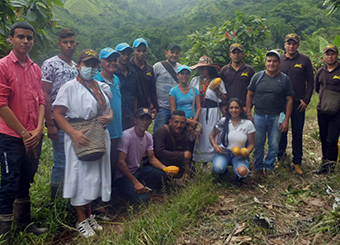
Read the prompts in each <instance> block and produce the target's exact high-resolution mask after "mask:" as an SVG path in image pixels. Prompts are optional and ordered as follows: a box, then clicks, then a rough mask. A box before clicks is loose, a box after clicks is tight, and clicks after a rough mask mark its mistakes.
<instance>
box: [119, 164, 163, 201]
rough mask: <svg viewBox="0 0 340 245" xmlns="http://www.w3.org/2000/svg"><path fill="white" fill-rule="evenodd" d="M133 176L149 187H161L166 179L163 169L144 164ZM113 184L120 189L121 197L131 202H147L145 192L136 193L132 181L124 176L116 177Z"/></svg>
mask: <svg viewBox="0 0 340 245" xmlns="http://www.w3.org/2000/svg"><path fill="white" fill-rule="evenodd" d="M133 176H135V178H136V179H137V180H138V181H139V182H140V183H142V184H143V185H144V186H147V187H149V188H151V189H159V188H161V187H162V183H163V182H164V183H165V181H166V180H167V179H168V177H167V175H166V173H165V172H164V171H163V170H160V169H157V168H154V167H152V166H146V167H141V168H139V169H138V170H137V171H136V172H135V173H134V174H133ZM114 185H115V186H116V188H117V189H118V190H119V191H120V193H121V194H122V196H123V198H124V199H126V200H128V201H129V202H130V203H131V204H135V203H143V202H147V201H148V199H149V196H148V194H147V193H142V194H138V193H137V192H136V191H135V186H134V185H133V183H132V182H131V181H130V180H129V179H128V178H126V177H125V176H123V177H120V178H118V179H117V180H116V181H115V183H114Z"/></svg>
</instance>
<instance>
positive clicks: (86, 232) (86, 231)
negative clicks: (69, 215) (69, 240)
mask: <svg viewBox="0 0 340 245" xmlns="http://www.w3.org/2000/svg"><path fill="white" fill-rule="evenodd" d="M76 228H77V229H78V231H79V232H80V234H82V235H83V236H84V237H86V238H88V237H90V236H94V235H96V233H95V232H94V230H93V229H92V228H91V226H90V224H89V219H86V220H84V221H82V222H80V223H78V222H77V223H76Z"/></svg>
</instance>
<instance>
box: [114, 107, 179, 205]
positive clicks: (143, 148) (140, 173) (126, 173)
mask: <svg viewBox="0 0 340 245" xmlns="http://www.w3.org/2000/svg"><path fill="white" fill-rule="evenodd" d="M134 122H135V126H134V127H132V128H129V129H127V130H125V131H124V132H123V137H122V138H121V139H120V142H119V144H118V148H117V149H118V151H119V156H118V165H117V166H118V169H117V172H116V176H115V183H114V184H115V186H116V187H117V189H118V190H119V191H120V192H121V194H122V196H123V198H125V199H126V200H128V201H129V202H130V203H131V204H135V203H142V202H146V201H147V200H148V199H149V196H148V194H147V193H146V190H148V189H149V188H151V189H158V188H161V187H162V183H163V182H165V181H166V180H167V179H168V177H167V174H166V173H165V172H164V171H163V169H164V168H165V167H166V166H164V165H163V164H162V163H161V162H160V161H159V160H158V159H157V158H156V157H155V154H154V151H153V140H152V136H151V134H150V133H149V132H147V129H148V128H149V126H150V124H151V122H152V116H151V110H150V109H147V108H139V109H138V110H137V111H136V113H135V116H134ZM144 155H147V157H148V161H149V163H150V165H151V166H142V167H141V160H142V158H143V156H144ZM171 174H172V173H169V175H171Z"/></svg>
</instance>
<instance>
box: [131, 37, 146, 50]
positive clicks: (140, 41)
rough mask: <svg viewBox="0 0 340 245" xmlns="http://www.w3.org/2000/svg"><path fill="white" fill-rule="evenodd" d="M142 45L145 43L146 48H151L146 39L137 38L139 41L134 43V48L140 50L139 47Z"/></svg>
mask: <svg viewBox="0 0 340 245" xmlns="http://www.w3.org/2000/svg"><path fill="white" fill-rule="evenodd" d="M142 43H144V44H145V46H146V47H147V48H149V46H148V42H147V41H146V40H145V39H144V38H141V37H140V38H137V39H136V40H135V41H134V42H133V45H132V47H133V48H138V47H139V45H141V44H142Z"/></svg>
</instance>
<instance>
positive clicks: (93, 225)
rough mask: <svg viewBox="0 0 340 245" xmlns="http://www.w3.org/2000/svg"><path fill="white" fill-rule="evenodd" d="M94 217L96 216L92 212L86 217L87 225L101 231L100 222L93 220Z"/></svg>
mask: <svg viewBox="0 0 340 245" xmlns="http://www.w3.org/2000/svg"><path fill="white" fill-rule="evenodd" d="M95 217H96V216H95V215H93V214H91V215H90V217H89V218H88V221H89V225H90V226H91V228H92V229H93V230H95V231H102V230H103V227H102V226H101V225H100V224H98V222H97V221H96V220H95Z"/></svg>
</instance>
